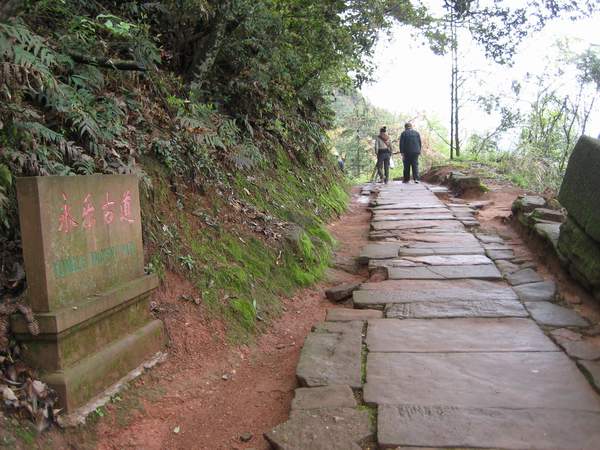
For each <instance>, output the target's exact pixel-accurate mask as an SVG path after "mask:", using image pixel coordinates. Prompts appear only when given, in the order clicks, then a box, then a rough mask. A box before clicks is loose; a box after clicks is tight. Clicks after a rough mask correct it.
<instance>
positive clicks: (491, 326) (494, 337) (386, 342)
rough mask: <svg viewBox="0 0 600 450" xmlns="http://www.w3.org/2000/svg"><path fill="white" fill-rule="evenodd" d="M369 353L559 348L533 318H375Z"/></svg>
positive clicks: (369, 342) (508, 350) (517, 350)
mask: <svg viewBox="0 0 600 450" xmlns="http://www.w3.org/2000/svg"><path fill="white" fill-rule="evenodd" d="M367 347H368V348H369V351H370V352H385V353H450V352H462V353H466V352H552V351H559V350H558V347H556V345H554V343H553V342H552V341H551V340H550V339H549V338H548V337H547V336H546V335H545V334H544V333H543V332H542V330H540V328H539V327H538V326H537V324H536V323H535V322H533V321H532V320H530V319H516V318H508V319H482V318H459V319H406V320H394V319H374V320H370V321H369V327H368V330H367Z"/></svg>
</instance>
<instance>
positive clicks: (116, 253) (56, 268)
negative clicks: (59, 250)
mask: <svg viewBox="0 0 600 450" xmlns="http://www.w3.org/2000/svg"><path fill="white" fill-rule="evenodd" d="M136 254H137V248H136V245H135V243H134V242H128V243H126V244H120V245H115V246H113V247H107V248H103V249H100V250H96V251H93V252H90V253H88V254H86V255H74V256H68V257H66V258H62V259H59V260H57V261H54V262H53V263H52V270H53V272H54V276H55V277H56V278H65V277H67V276H69V275H72V274H74V273H79V272H83V271H85V270H87V269H91V268H95V267H99V266H106V265H109V264H112V263H114V262H116V261H119V260H120V259H122V258H129V257H132V256H135V255H136Z"/></svg>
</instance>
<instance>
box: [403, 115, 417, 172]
mask: <svg viewBox="0 0 600 450" xmlns="http://www.w3.org/2000/svg"><path fill="white" fill-rule="evenodd" d="M400 153H401V154H402V163H403V164H404V181H403V183H408V182H409V180H410V171H411V169H412V176H413V180H415V183H418V182H419V155H420V154H421V135H420V134H419V132H418V131H416V130H413V127H412V124H411V123H406V124H405V125H404V131H403V132H402V134H401V135H400Z"/></svg>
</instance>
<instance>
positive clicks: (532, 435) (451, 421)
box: [377, 405, 600, 450]
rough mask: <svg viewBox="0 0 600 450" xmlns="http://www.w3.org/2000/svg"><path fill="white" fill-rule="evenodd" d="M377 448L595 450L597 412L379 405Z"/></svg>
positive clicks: (598, 433) (598, 432)
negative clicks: (378, 446)
mask: <svg viewBox="0 0 600 450" xmlns="http://www.w3.org/2000/svg"><path fill="white" fill-rule="evenodd" d="M377 437H378V442H379V445H380V446H381V447H382V448H394V447H402V448H404V447H419V448H421V447H426V448H431V447H435V448H502V449H510V450H522V449H534V450H550V449H564V450H597V449H598V442H600V414H598V413H596V412H588V411H572V410H567V409H504V408H453V407H445V406H416V405H402V406H388V405H384V406H380V407H379V411H378V417H377Z"/></svg>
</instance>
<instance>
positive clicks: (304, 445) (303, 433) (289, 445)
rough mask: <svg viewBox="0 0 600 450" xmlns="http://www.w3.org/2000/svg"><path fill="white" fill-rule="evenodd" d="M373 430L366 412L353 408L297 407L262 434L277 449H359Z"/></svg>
mask: <svg viewBox="0 0 600 450" xmlns="http://www.w3.org/2000/svg"><path fill="white" fill-rule="evenodd" d="M372 434H373V430H372V427H371V423H370V420H369V413H368V412H367V411H359V410H357V409H354V408H332V409H309V410H303V409H297V410H293V411H292V413H291V414H290V418H289V420H288V421H287V422H285V423H282V424H281V425H279V426H277V427H275V428H274V429H273V430H271V431H269V432H268V433H265V438H266V439H267V441H269V443H270V444H271V445H272V446H273V448H276V449H279V450H308V449H311V450H360V448H361V447H360V445H359V443H360V442H361V441H363V440H365V439H367V438H369V436H371V435H372Z"/></svg>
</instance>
